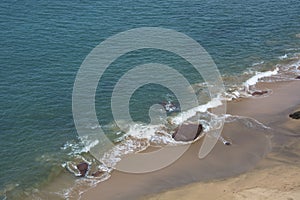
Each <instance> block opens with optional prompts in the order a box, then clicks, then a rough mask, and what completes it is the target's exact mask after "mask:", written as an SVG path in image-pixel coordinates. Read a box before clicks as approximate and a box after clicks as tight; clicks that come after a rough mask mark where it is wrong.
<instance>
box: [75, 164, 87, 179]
mask: <svg viewBox="0 0 300 200" xmlns="http://www.w3.org/2000/svg"><path fill="white" fill-rule="evenodd" d="M76 167H77V169H78V170H79V172H80V174H81V176H85V174H86V172H87V171H88V169H89V164H87V163H85V162H83V163H80V164H78V165H77V166H76Z"/></svg>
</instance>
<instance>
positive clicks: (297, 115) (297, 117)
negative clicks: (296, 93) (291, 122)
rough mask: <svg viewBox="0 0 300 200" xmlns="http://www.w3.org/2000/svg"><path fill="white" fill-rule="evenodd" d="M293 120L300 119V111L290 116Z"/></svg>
mask: <svg viewBox="0 0 300 200" xmlns="http://www.w3.org/2000/svg"><path fill="white" fill-rule="evenodd" d="M289 116H290V118H292V119H300V111H297V112H294V113H293V114H290V115H289Z"/></svg>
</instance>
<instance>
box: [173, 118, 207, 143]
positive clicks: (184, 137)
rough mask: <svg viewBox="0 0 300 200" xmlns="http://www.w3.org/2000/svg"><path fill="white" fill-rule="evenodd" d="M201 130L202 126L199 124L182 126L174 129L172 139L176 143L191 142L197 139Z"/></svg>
mask: <svg viewBox="0 0 300 200" xmlns="http://www.w3.org/2000/svg"><path fill="white" fill-rule="evenodd" d="M202 130H203V126H202V125H201V124H191V123H190V124H182V125H180V126H179V127H178V128H176V129H175V132H174V133H173V135H172V137H173V138H174V140H176V141H184V142H188V141H193V140H195V139H197V138H198V136H199V135H200V134H201V132H202Z"/></svg>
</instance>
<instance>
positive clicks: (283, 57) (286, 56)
mask: <svg viewBox="0 0 300 200" xmlns="http://www.w3.org/2000/svg"><path fill="white" fill-rule="evenodd" d="M278 58H279V59H280V60H284V59H286V58H288V55H287V54H284V55H283V56H279V57H278Z"/></svg>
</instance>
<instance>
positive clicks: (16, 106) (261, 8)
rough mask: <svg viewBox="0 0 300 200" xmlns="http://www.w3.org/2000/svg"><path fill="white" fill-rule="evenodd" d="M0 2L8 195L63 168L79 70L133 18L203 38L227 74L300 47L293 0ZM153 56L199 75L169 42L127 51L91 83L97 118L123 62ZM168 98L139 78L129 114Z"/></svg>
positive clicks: (72, 134)
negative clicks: (162, 48)
mask: <svg viewBox="0 0 300 200" xmlns="http://www.w3.org/2000/svg"><path fill="white" fill-rule="evenodd" d="M0 5H1V6H0V67H1V73H0V80H1V84H0V113H1V114H0V158H1V159H0V169H1V170H0V192H1V193H0V197H2V198H4V196H5V193H6V196H7V198H8V199H10V198H11V199H21V196H22V195H23V192H24V191H27V190H28V188H38V187H40V185H41V184H42V183H44V182H47V181H51V180H52V179H53V177H55V176H59V174H60V173H61V171H63V170H64V169H63V168H62V167H61V164H62V163H64V162H65V161H66V160H68V159H70V155H69V154H70V152H69V151H71V150H68V149H65V148H62V147H63V146H64V145H65V144H66V143H68V142H74V143H76V142H78V136H77V132H76V129H75V125H74V122H73V117H72V90H73V84H74V80H75V77H76V73H77V71H78V69H79V67H80V65H81V63H82V62H83V60H84V59H85V57H86V56H87V55H88V53H89V52H90V51H91V50H92V49H93V48H94V47H95V46H96V45H98V44H99V43H100V42H102V41H103V40H105V39H106V38H108V37H109V36H112V35H114V34H117V33H119V32H121V31H126V30H129V29H132V28H139V27H163V28H169V29H174V30H176V31H179V32H182V33H184V34H186V35H188V36H190V37H191V38H193V39H195V40H196V41H197V42H199V43H200V44H201V45H202V46H203V47H204V48H205V49H206V50H207V52H208V53H209V54H210V55H211V56H212V58H213V59H214V61H215V63H216V64H217V66H218V68H219V70H220V72H221V74H222V75H224V76H239V75H241V74H242V73H243V72H245V71H246V70H247V69H251V68H252V66H253V64H254V63H261V62H263V63H264V64H263V65H261V69H262V70H268V69H271V68H272V67H274V65H275V64H276V63H278V62H280V61H279V59H278V58H279V57H280V56H283V55H285V54H287V56H293V55H294V54H296V53H299V52H300V38H298V37H296V34H299V33H300V12H299V11H300V4H299V2H298V1H297V0H286V1H280V0H271V1H268V0H250V1H246V0H231V1H225V0H210V1H206V0H204V1H196V0H195V1H194V0H191V1H151V2H148V1H132V0H127V1H79V0H77V1H49V0H44V1H33V0H28V1H8V0H2V1H1V2H0ZM154 61H155V62H158V63H165V64H168V65H169V66H173V67H174V68H176V67H177V68H179V70H180V69H182V73H186V74H185V75H186V76H188V77H189V79H190V81H191V83H199V82H201V81H202V79H201V78H199V77H198V76H195V73H194V71H193V70H183V69H185V67H186V68H187V69H189V67H190V66H189V64H188V63H185V61H184V60H182V59H180V58H178V57H176V56H174V55H171V54H169V53H167V52H159V51H155V50H148V52H147V51H146V52H145V51H144V52H133V53H131V54H127V55H124V56H123V57H122V58H120V59H119V60H117V61H116V62H114V63H113V64H112V66H111V67H110V68H109V70H108V71H107V72H106V74H105V76H104V77H103V80H102V82H101V83H100V84H99V86H101V87H99V88H98V90H97V96H96V107H97V113H98V120H99V122H100V124H101V125H106V124H109V123H111V122H112V119H113V118H112V115H111V110H110V107H109V106H110V104H109V103H108V102H109V99H110V97H111V92H112V89H113V86H114V84H115V82H116V81H117V80H118V79H119V78H120V77H121V75H122V73H119V72H118V71H117V70H119V69H120V66H122V70H129V69H130V68H131V67H132V66H135V65H137V64H144V63H148V62H154ZM147 87H148V88H147ZM143 89H144V91H143ZM149 90H150V91H152V92H150V93H149V95H147V96H146V97H145V96H144V94H145V91H149ZM170 99H171V100H173V95H172V92H171V91H169V90H167V89H166V88H161V87H157V86H155V85H152V86H151V85H150V86H145V87H144V88H141V90H140V91H138V92H137V94H136V96H135V98H133V102H135V103H134V104H132V107H131V110H132V113H133V118H134V119H135V120H137V121H145V122H147V120H148V119H147V115H146V114H145V113H147V112H145V111H147V110H148V108H149V106H150V105H152V104H153V103H157V102H159V101H164V100H170ZM145 105H146V106H145Z"/></svg>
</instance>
